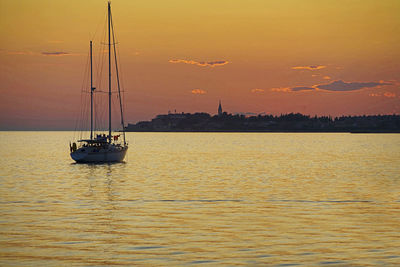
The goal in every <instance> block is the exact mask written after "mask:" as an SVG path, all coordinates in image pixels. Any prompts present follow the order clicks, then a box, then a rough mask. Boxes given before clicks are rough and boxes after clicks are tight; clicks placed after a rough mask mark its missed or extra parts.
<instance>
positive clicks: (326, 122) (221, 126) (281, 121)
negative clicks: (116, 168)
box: [125, 112, 400, 134]
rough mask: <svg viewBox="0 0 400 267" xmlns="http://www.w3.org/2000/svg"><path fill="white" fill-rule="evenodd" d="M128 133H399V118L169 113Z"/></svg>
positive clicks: (131, 129)
mask: <svg viewBox="0 0 400 267" xmlns="http://www.w3.org/2000/svg"><path fill="white" fill-rule="evenodd" d="M125 131H126V132H212V133H219V132H225V133H232V132H237V133H354V134H361V133H400V115H370V116H342V117H336V118H332V117H330V116H321V117H317V116H314V117H311V116H308V115H302V114H299V113H290V114H283V115H280V116H273V115H258V116H251V117H246V116H244V115H232V114H228V113H226V112H224V113H220V114H219V115H214V116H211V115H210V114H208V113H194V114H191V113H169V114H161V115H157V116H156V117H155V118H153V119H152V120H150V121H140V122H138V123H136V124H128V126H127V127H125Z"/></svg>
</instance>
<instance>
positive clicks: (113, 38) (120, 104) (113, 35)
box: [111, 15, 126, 145]
mask: <svg viewBox="0 0 400 267" xmlns="http://www.w3.org/2000/svg"><path fill="white" fill-rule="evenodd" d="M111 29H112V41H113V45H114V61H115V74H116V75H117V85H118V98H119V108H120V111H121V126H122V135H123V138H124V145H126V139H125V123H124V112H123V108H122V97H121V86H120V83H119V72H118V63H117V49H116V48H115V44H116V41H115V33H114V24H113V20H112V15H111Z"/></svg>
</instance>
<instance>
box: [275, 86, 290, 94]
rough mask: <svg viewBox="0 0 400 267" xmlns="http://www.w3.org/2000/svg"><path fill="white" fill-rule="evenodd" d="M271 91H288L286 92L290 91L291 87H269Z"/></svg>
mask: <svg viewBox="0 0 400 267" xmlns="http://www.w3.org/2000/svg"><path fill="white" fill-rule="evenodd" d="M271 91H272V92H284V93H288V92H292V89H290V88H289V87H279V88H271Z"/></svg>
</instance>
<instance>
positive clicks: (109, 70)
mask: <svg viewBox="0 0 400 267" xmlns="http://www.w3.org/2000/svg"><path fill="white" fill-rule="evenodd" d="M108 143H111V2H110V1H109V2H108Z"/></svg>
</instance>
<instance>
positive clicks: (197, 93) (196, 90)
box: [192, 89, 207, 95]
mask: <svg viewBox="0 0 400 267" xmlns="http://www.w3.org/2000/svg"><path fill="white" fill-rule="evenodd" d="M192 94H195V95H204V94H207V91H205V90H202V89H193V90H192Z"/></svg>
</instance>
